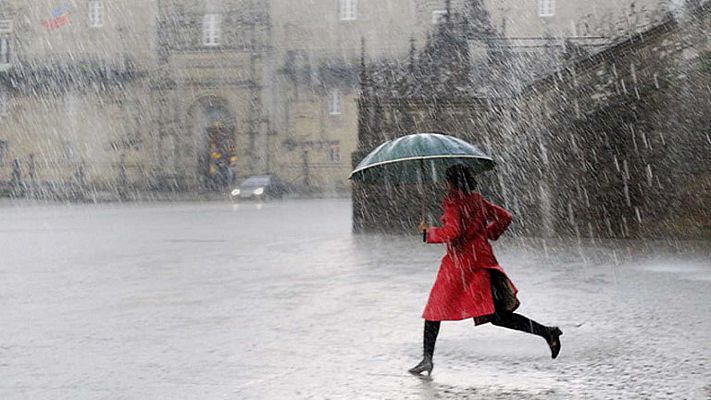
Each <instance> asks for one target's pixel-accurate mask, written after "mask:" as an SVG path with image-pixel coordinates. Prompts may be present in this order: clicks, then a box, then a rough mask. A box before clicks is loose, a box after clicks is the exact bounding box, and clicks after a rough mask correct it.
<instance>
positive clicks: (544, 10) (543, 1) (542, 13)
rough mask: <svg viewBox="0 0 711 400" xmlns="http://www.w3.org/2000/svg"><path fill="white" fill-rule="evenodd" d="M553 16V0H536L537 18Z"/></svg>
mask: <svg viewBox="0 0 711 400" xmlns="http://www.w3.org/2000/svg"><path fill="white" fill-rule="evenodd" d="M554 15H555V0H538V16H539V17H552V16H554Z"/></svg>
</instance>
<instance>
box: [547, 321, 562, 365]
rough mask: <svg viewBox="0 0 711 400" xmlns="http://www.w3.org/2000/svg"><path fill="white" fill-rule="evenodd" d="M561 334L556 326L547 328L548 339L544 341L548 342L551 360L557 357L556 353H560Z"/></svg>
mask: <svg viewBox="0 0 711 400" xmlns="http://www.w3.org/2000/svg"><path fill="white" fill-rule="evenodd" d="M562 334H563V331H561V330H560V328H558V327H557V326H554V327H551V328H548V338H547V339H546V342H548V347H550V348H551V358H552V359H555V358H556V357H558V353H560V336H561V335H562Z"/></svg>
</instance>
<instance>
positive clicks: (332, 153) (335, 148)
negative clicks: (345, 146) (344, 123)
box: [328, 144, 341, 163]
mask: <svg viewBox="0 0 711 400" xmlns="http://www.w3.org/2000/svg"><path fill="white" fill-rule="evenodd" d="M328 159H329V161H331V162H333V163H339V162H341V145H339V144H332V145H331V147H330V148H329V149H328Z"/></svg>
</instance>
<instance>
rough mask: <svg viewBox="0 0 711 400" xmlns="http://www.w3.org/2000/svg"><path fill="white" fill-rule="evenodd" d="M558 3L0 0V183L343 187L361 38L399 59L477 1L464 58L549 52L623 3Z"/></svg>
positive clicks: (383, 56)
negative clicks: (475, 24) (266, 178)
mask: <svg viewBox="0 0 711 400" xmlns="http://www.w3.org/2000/svg"><path fill="white" fill-rule="evenodd" d="M649 1H650V2H651V1H652V0H649ZM524 3H525V4H524ZM569 3H571V4H572V3H580V4H578V6H579V7H577V8H576V7H574V6H572V5H569V4H568V3H565V4H563V3H560V2H559V3H558V4H555V3H554V1H553V0H540V1H527V2H520V1H514V0H506V1H502V2H493V1H492V2H488V3H486V2H484V3H481V2H478V1H471V0H468V1H456V0H452V1H451V2H449V1H444V0H442V1H415V0H389V1H380V0H338V1H334V0H304V1H303V2H296V1H292V0H271V1H260V0H203V1H198V0H146V1H138V0H115V1H110V2H109V1H107V0H37V1H32V2H25V1H21V0H6V1H3V2H1V3H0V76H1V77H2V79H1V81H2V92H0V114H2V118H0V192H1V191H5V192H7V191H12V193H14V194H19V193H24V194H32V195H37V196H55V197H77V196H79V194H81V193H84V194H86V193H88V194H89V195H91V196H94V195H95V193H97V192H104V193H108V194H109V195H110V196H113V195H115V194H121V195H128V194H130V193H131V192H134V191H146V190H170V191H189V192H194V191H203V190H213V191H224V190H225V188H226V186H228V185H229V184H230V182H232V181H236V180H239V179H241V178H244V177H246V176H249V175H252V174H262V173H274V174H276V175H278V176H280V177H281V178H282V179H284V180H285V181H287V182H289V183H291V184H292V185H293V187H295V188H297V189H299V190H303V191H317V192H333V193H344V192H347V191H348V190H350V185H349V183H348V181H347V179H346V177H347V176H348V173H349V171H350V168H351V163H350V157H349V155H350V154H351V153H353V152H354V151H356V149H357V146H358V135H357V131H358V120H359V114H358V109H357V102H356V101H357V99H358V98H359V90H360V87H359V80H360V76H359V68H360V67H359V65H360V53H361V47H362V46H363V44H364V45H365V48H366V49H367V54H368V57H369V59H372V60H376V59H377V60H396V64H400V65H406V64H407V62H408V61H407V60H408V57H409V56H408V54H410V53H411V46H412V45H414V46H415V47H416V48H418V49H419V48H423V47H424V46H425V45H426V44H427V43H428V42H429V41H431V39H432V35H431V32H432V31H433V29H434V28H436V27H437V25H439V24H440V23H441V22H442V18H443V10H447V9H450V10H453V13H461V12H463V11H461V10H464V11H466V10H467V9H471V7H480V8H478V9H474V10H470V11H476V12H475V13H474V14H471V15H475V16H476V18H474V19H475V20H476V21H481V15H483V14H484V13H485V12H486V13H489V14H490V18H489V22H488V25H489V26H488V28H487V29H488V30H487V29H485V30H483V31H480V32H479V35H478V37H471V32H467V35H468V36H467V38H468V40H469V41H468V43H469V44H470V45H471V46H470V48H469V50H468V52H469V56H470V57H471V58H472V59H477V57H479V58H481V56H482V54H484V53H486V52H492V51H493V52H495V51H494V49H499V52H501V51H502V50H501V49H509V50H510V49H515V50H517V51H524V50H522V49H533V50H535V51H537V52H539V51H547V49H548V48H549V47H554V48H556V49H560V48H563V47H565V41H564V40H563V39H562V38H563V37H571V36H572V37H573V39H574V41H575V43H576V44H577V45H579V46H580V47H585V46H588V48H590V47H591V46H592V47H594V46H599V43H598V42H597V41H599V40H600V39H599V36H601V35H602V36H604V35H603V34H602V33H601V32H603V31H604V32H607V31H605V30H604V29H603V28H600V26H601V23H600V21H610V20H612V19H611V18H607V17H606V15H608V13H609V12H611V11H610V10H612V9H613V7H615V8H616V7H622V6H625V7H626V4H627V3H624V4H622V3H619V2H615V5H613V2H612V1H611V0H610V1H603V2H596V3H595V4H596V6H592V5H588V3H590V2H569ZM583 3H584V4H583ZM482 4H484V5H486V8H481V7H482ZM636 4H638V5H639V4H643V2H642V3H640V2H639V1H637V2H636ZM487 9H488V11H486V10H487ZM625 12H626V11H625ZM588 14H589V15H588ZM622 14H624V13H622ZM622 14H620V16H619V17H618V18H616V19H615V20H618V21H619V20H620V18H622V19H623V20H625V21H626V19H625V18H623V17H624V15H622ZM593 17H595V18H593ZM571 21H585V23H587V26H588V28H586V29H587V30H585V31H584V33H581V32H580V31H576V30H577V29H578V28H574V29H573V28H572V26H573V25H575V24H571ZM579 23H583V22H579ZM575 26H577V25H575ZM494 29H495V30H496V34H495V35H493V36H492V34H493V33H494ZM610 29H611V28H610ZM608 31H609V29H608ZM571 40H572V39H571ZM482 49H487V50H486V51H484V50H482ZM533 50H532V51H533ZM507 51H508V50H507ZM525 51H526V52H528V51H529V50H525ZM559 53H560V52H559ZM491 71H496V69H492V70H489V71H488V72H491ZM487 74H488V73H487V71H480V75H482V76H485V75H487ZM489 75H490V74H489Z"/></svg>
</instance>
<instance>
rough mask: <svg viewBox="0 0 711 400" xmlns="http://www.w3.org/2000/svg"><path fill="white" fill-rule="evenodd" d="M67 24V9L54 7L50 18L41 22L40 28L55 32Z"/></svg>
mask: <svg viewBox="0 0 711 400" xmlns="http://www.w3.org/2000/svg"><path fill="white" fill-rule="evenodd" d="M67 24H69V8H68V7H66V6H59V7H55V8H54V9H53V10H52V18H50V19H48V20H45V21H42V26H44V29H46V30H48V31H53V30H57V29H59V28H61V27H63V26H64V25H67Z"/></svg>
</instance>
